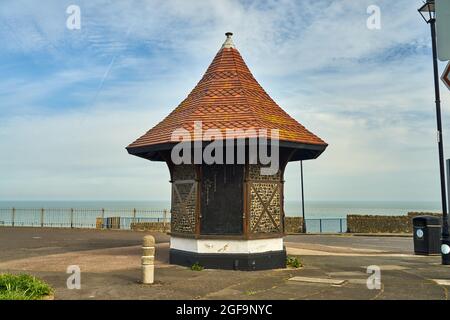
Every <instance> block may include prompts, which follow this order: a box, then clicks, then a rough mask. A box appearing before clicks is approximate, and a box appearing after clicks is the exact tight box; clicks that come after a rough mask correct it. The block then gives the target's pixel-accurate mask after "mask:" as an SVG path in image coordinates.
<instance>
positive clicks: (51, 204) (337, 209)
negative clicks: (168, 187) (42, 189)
mask: <svg viewBox="0 0 450 320" xmlns="http://www.w3.org/2000/svg"><path fill="white" fill-rule="evenodd" d="M8 208H18V209H21V208H37V209H38V208H61V209H62V208H77V209H102V208H105V209H133V208H136V209H147V210H163V209H168V210H169V209H170V201H169V200H159V201H106V200H105V201H44V200H42V201H0V209H8ZM412 211H415V212H439V211H440V203H439V202H437V201H305V217H306V218H307V219H321V218H323V219H325V218H345V217H346V216H347V214H363V215H406V214H407V213H408V212H412ZM285 213H286V216H292V217H295V216H301V215H302V205H301V202H299V201H298V202H297V201H286V202H285Z"/></svg>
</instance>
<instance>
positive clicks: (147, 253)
mask: <svg viewBox="0 0 450 320" xmlns="http://www.w3.org/2000/svg"><path fill="white" fill-rule="evenodd" d="M142 250H143V254H142V258H141V262H142V283H144V284H152V283H153V282H154V280H155V275H154V274H155V238H153V236H150V235H149V236H145V237H144V244H143V246H142Z"/></svg>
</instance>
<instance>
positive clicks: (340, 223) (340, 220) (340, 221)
mask: <svg viewBox="0 0 450 320" xmlns="http://www.w3.org/2000/svg"><path fill="white" fill-rule="evenodd" d="M339 225H340V229H341V232H340V233H342V218H341V219H339Z"/></svg>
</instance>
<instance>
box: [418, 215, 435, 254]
mask: <svg viewBox="0 0 450 320" xmlns="http://www.w3.org/2000/svg"><path fill="white" fill-rule="evenodd" d="M413 231H414V235H413V237H414V253H415V254H421V255H430V254H440V253H441V219H440V218H439V217H434V216H418V217H414V218H413Z"/></svg>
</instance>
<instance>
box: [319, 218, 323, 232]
mask: <svg viewBox="0 0 450 320" xmlns="http://www.w3.org/2000/svg"><path fill="white" fill-rule="evenodd" d="M319 232H320V233H322V219H319Z"/></svg>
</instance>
